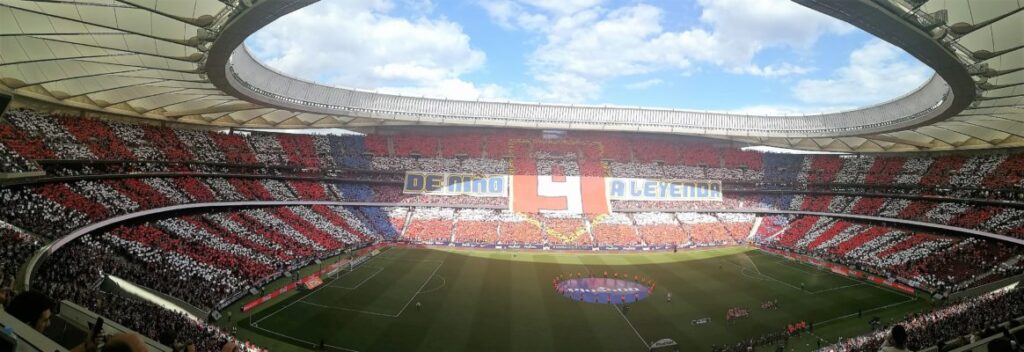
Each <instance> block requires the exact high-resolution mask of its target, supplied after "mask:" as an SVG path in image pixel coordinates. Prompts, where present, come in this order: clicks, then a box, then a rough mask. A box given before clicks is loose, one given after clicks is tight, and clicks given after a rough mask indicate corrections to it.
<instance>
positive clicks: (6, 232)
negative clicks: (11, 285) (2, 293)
mask: <svg viewBox="0 0 1024 352" xmlns="http://www.w3.org/2000/svg"><path fill="white" fill-rule="evenodd" d="M43 244H44V243H43V241H41V240H40V239H38V238H36V237H35V236H34V235H31V234H28V233H25V232H24V231H22V230H20V229H18V228H16V227H14V226H11V224H8V223H5V222H0V287H6V286H3V285H4V284H5V283H8V282H11V281H13V280H14V276H15V274H17V273H18V269H20V268H21V265H22V264H24V263H25V262H26V261H28V258H29V257H30V256H32V254H33V253H35V251H36V250H38V249H39V248H40V247H42V246H43Z"/></svg>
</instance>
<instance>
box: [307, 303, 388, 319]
mask: <svg viewBox="0 0 1024 352" xmlns="http://www.w3.org/2000/svg"><path fill="white" fill-rule="evenodd" d="M299 303H302V304H306V305H311V306H314V307H320V308H326V309H334V310H344V311H349V312H356V313H363V314H371V315H379V316H382V317H388V318H394V317H397V315H394V314H387V313H380V312H373V311H368V310H359V309H352V308H345V307H336V306H328V305H323V304H319V303H312V302H306V301H299Z"/></svg>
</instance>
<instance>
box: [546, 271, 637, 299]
mask: <svg viewBox="0 0 1024 352" xmlns="http://www.w3.org/2000/svg"><path fill="white" fill-rule="evenodd" d="M553 284H554V288H555V291H558V293H559V294H561V295H562V296H564V297H566V298H569V299H571V300H574V301H579V302H586V303H597V304H631V303H635V302H638V301H640V300H643V299H645V298H647V297H648V296H650V295H651V294H652V293H653V292H654V282H652V281H646V280H644V279H640V278H635V279H628V278H608V277H573V278H556V279H555V280H554V283H553Z"/></svg>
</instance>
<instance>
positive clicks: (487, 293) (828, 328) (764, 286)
mask: <svg viewBox="0 0 1024 352" xmlns="http://www.w3.org/2000/svg"><path fill="white" fill-rule="evenodd" d="M314 269H315V268H314ZM606 271H607V272H608V273H609V275H612V274H613V273H620V274H625V275H627V276H630V277H632V276H634V275H637V276H642V277H647V278H650V279H652V280H653V281H654V282H655V289H654V291H653V292H652V293H651V296H650V297H649V298H647V299H645V300H642V301H640V302H637V303H634V304H630V305H629V309H628V310H625V309H623V307H622V306H620V305H608V304H595V303H586V302H578V301H574V300H572V299H570V298H566V297H564V296H562V295H560V294H559V293H558V292H557V291H556V289H554V288H553V285H552V280H553V279H555V278H556V277H558V276H563V277H564V276H567V275H576V274H577V273H580V274H583V275H588V273H589V274H592V275H594V276H602V275H604V274H603V273H604V272H606ZM277 284H280V283H277ZM668 292H671V293H672V301H671V302H668V301H667V299H666V296H667V293H668ZM249 299H251V298H246V299H244V300H243V301H247V300H249ZM769 300H777V301H778V305H779V308H778V309H774V310H764V309H761V304H762V303H763V302H765V301H769ZM929 304H930V300H929V299H927V298H925V297H915V296H913V295H908V294H905V293H901V292H897V291H894V290H891V289H888V288H884V287H881V286H876V285H873V284H869V283H866V282H863V281H859V280H856V279H853V278H847V277H843V276H839V275H836V274H833V273H831V272H829V271H824V270H819V269H817V268H815V267H812V266H808V265H804V264H800V263H796V262H792V261H790V260H788V259H784V258H781V257H778V256H774V255H770V254H767V253H764V252H761V251H758V250H756V249H751V248H745V247H733V248H720V249H709V250H694V251H681V252H679V253H670V252H655V253H635V254H632V253H631V254H596V253H595V254H591V253H549V252H507V251H483V250H480V251H476V250H474V251H467V250H449V249H422V248H391V249H388V250H385V251H383V252H382V253H381V254H379V255H377V256H375V257H373V258H372V259H370V260H369V261H367V262H366V263H364V264H362V265H360V266H358V267H356V268H355V269H354V270H352V271H345V272H342V273H341V274H340V275H338V276H337V277H332V278H327V279H325V281H324V285H323V286H321V287H319V288H317V289H315V290H313V291H307V292H293V293H289V294H287V295H285V296H284V297H282V298H279V299H277V300H275V301H271V302H269V303H267V304H264V305H263V306H260V307H259V308H257V309H255V310H254V311H252V312H250V313H251V314H245V315H242V316H238V315H236V318H234V323H235V324H237V327H238V336H239V337H240V338H241V339H244V340H249V341H252V342H254V343H256V344H258V345H260V346H264V347H267V348H269V349H270V350H271V351H292V350H316V349H318V346H319V345H320V343H321V341H323V344H324V346H325V348H324V349H325V350H328V351H502V350H510V351H577V350H590V351H646V350H648V349H649V346H650V344H651V343H652V342H653V341H656V340H659V339H662V338H670V339H672V340H675V341H676V342H678V343H679V344H680V348H679V350H682V351H710V350H711V346H712V345H721V344H732V343H735V342H737V341H739V340H741V339H745V338H751V337H756V336H760V335H763V334H765V333H768V332H775V331H781V330H782V329H783V328H784V327H785V326H786V324H789V323H796V322H799V321H806V322H809V323H810V322H813V323H814V325H815V326H814V332H813V334H810V333H806V334H804V335H803V336H801V337H799V338H794V339H791V340H790V341H789V343H788V346H787V350H797V351H806V350H812V349H814V347H816V346H817V344H816V341H817V339H818V338H822V339H825V340H827V341H830V342H834V341H835V339H836V338H837V337H839V336H852V335H855V334H860V333H863V332H865V331H867V330H868V328H869V325H868V321H869V319H871V318H872V317H879V318H881V319H884V320H888V319H893V318H896V319H898V318H901V317H903V315H904V314H905V313H907V312H913V311H919V310H922V309H925V308H927V307H928V306H929ZM734 307H739V308H744V309H746V310H748V311H749V313H750V314H749V316H748V317H745V318H741V319H739V320H735V321H732V322H727V321H726V319H725V315H726V311H728V310H729V309H730V308H734ZM231 309H233V310H234V311H235V312H237V307H232V308H231ZM858 312H861V313H862V316H861V317H858ZM702 318H710V322H708V323H705V324H699V325H695V324H694V323H693V322H694V320H699V319H702ZM222 323H224V324H231V323H227V322H223V321H222ZM774 349H775V346H774V345H772V346H766V347H763V348H761V350H774Z"/></svg>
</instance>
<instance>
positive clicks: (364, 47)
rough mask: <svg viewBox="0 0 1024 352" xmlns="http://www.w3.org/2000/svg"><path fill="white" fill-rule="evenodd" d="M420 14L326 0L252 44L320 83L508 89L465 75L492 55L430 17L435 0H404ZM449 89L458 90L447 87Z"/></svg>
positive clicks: (421, 89)
mask: <svg viewBox="0 0 1024 352" xmlns="http://www.w3.org/2000/svg"><path fill="white" fill-rule="evenodd" d="M401 4H402V5H404V6H406V7H407V8H409V9H411V10H412V11H414V12H417V13H418V14H417V15H414V18H400V17H396V16H393V15H391V14H390V12H392V11H393V10H394V9H395V7H396V4H395V2H393V1H391V0H346V1H324V2H320V3H317V4H314V5H312V6H309V7H307V8H304V9H302V10H299V11H296V12H294V13H292V14H289V15H287V16H284V17H282V18H280V19H278V20H276V21H274V22H273V23H271V24H270V25H268V26H267V27H265V28H263V29H262V30H260V31H259V32H257V33H256V34H255V35H254V36H253V37H252V38H250V39H249V41H248V44H250V47H251V48H252V49H253V51H254V53H255V54H256V56H257V57H259V58H260V59H262V60H264V62H266V63H267V64H268V65H270V66H271V67H273V68H275V69H278V70H281V71H284V72H287V73H290V74H293V75H297V76H299V77H303V78H307V79H313V80H317V81H319V82H321V83H325V84H330V85H336V86H344V87H354V88H362V89H376V90H380V91H388V92H415V93H416V95H429V96H443V97H450V98H457V99H478V98H496V96H494V95H493V94H498V93H500V92H501V91H502V90H501V89H499V88H497V87H492V86H487V87H484V86H477V85H476V84H474V83H472V82H467V81H464V80H462V79H461V78H460V77H461V76H462V75H464V74H467V73H470V72H473V71H475V70H478V69H480V68H481V67H482V66H483V65H484V63H485V61H486V55H485V54H484V53H483V52H482V51H480V50H477V49H474V48H473V47H472V46H471V45H470V38H469V36H468V35H466V34H465V33H464V32H463V29H462V27H461V26H459V25H458V24H456V23H454V22H451V21H448V20H446V19H443V18H441V19H435V18H430V17H429V16H427V15H426V13H427V12H430V11H432V9H433V6H434V5H433V3H432V2H431V1H428V0H402V2H401ZM448 88H450V89H451V90H447V89H448Z"/></svg>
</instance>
